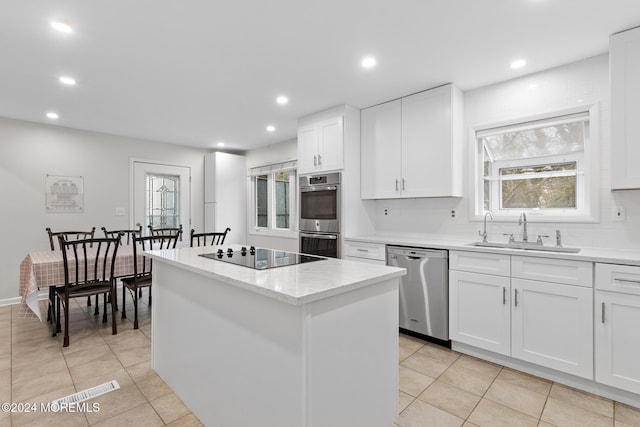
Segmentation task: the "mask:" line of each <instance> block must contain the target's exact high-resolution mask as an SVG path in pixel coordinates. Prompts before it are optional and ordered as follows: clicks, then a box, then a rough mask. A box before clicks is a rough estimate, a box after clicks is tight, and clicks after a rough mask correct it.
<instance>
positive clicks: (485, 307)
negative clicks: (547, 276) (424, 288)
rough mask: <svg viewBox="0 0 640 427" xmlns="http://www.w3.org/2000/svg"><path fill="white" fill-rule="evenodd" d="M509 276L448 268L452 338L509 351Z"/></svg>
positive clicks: (473, 344) (504, 351)
mask: <svg viewBox="0 0 640 427" xmlns="http://www.w3.org/2000/svg"><path fill="white" fill-rule="evenodd" d="M509 283H510V279H509V278H508V277H502V276H492V275H489V274H478V273H468V272H466V271H456V270H449V310H450V311H449V335H450V337H451V340H453V341H457V342H461V343H464V344H469V345H472V346H475V347H480V348H484V349H486V350H490V351H493V352H496V353H500V354H504V355H507V356H508V355H509V354H510V348H511V347H510V346H511V343H510V331H511V328H510V309H509Z"/></svg>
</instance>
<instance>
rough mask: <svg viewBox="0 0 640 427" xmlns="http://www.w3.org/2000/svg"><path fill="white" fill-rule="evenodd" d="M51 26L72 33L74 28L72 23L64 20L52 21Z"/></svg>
mask: <svg viewBox="0 0 640 427" xmlns="http://www.w3.org/2000/svg"><path fill="white" fill-rule="evenodd" d="M51 26H52V27H53V28H55V29H56V30H58V31H60V32H63V33H70V32H72V31H73V28H71V25H69V24H67V23H66V22H63V21H53V22H51Z"/></svg>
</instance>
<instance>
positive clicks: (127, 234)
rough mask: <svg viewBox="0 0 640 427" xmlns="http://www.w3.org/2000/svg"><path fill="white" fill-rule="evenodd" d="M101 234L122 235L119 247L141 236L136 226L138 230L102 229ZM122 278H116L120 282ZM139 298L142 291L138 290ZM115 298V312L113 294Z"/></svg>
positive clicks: (113, 236)
mask: <svg viewBox="0 0 640 427" xmlns="http://www.w3.org/2000/svg"><path fill="white" fill-rule="evenodd" d="M102 232H103V233H104V237H110V238H115V237H116V236H117V235H118V234H121V235H122V240H121V241H120V244H121V245H123V246H124V245H127V246H129V244H130V243H133V238H134V237H135V236H142V225H140V224H138V228H132V229H128V230H107V228H106V227H102ZM123 278H124V277H118V279H120V280H122V279H123ZM140 296H142V290H140ZM115 297H116V311H117V310H118V295H117V293H116V294H115Z"/></svg>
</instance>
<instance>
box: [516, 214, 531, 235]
mask: <svg viewBox="0 0 640 427" xmlns="http://www.w3.org/2000/svg"><path fill="white" fill-rule="evenodd" d="M518 225H522V226H523V227H524V228H523V229H522V241H523V242H528V241H529V236H527V214H526V213H524V212H522V215H520V219H518Z"/></svg>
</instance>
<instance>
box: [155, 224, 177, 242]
mask: <svg viewBox="0 0 640 427" xmlns="http://www.w3.org/2000/svg"><path fill="white" fill-rule="evenodd" d="M147 227H148V228H149V235H150V236H154V237H158V236H166V235H168V236H173V235H174V234H175V233H178V239H179V240H180V241H182V224H180V225H179V226H177V227H158V228H156V227H154V226H153V225H148V226H147Z"/></svg>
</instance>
